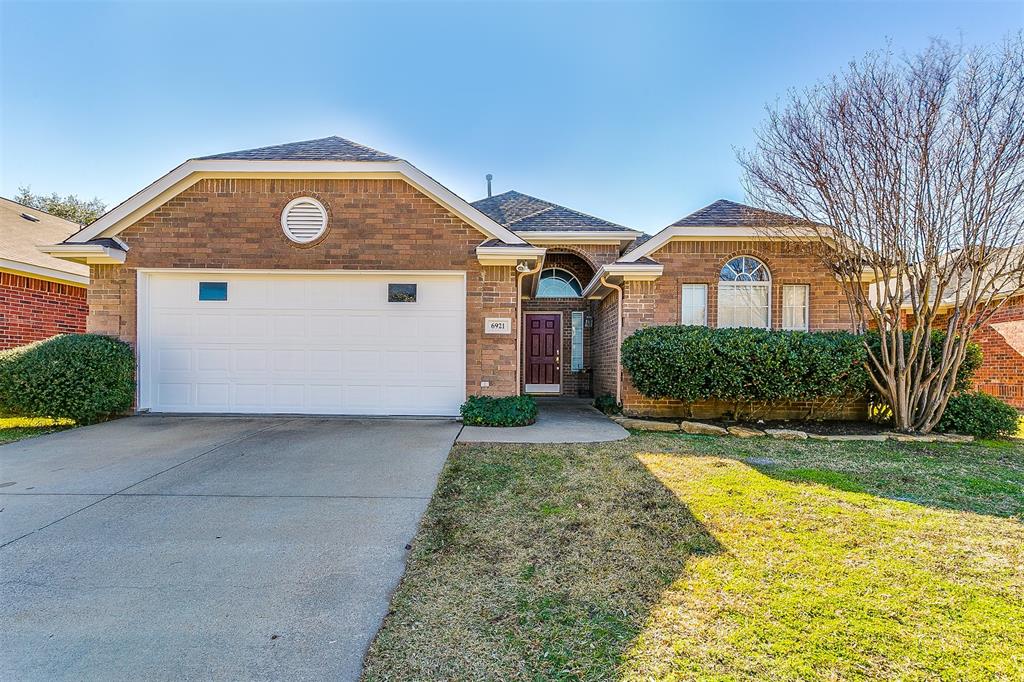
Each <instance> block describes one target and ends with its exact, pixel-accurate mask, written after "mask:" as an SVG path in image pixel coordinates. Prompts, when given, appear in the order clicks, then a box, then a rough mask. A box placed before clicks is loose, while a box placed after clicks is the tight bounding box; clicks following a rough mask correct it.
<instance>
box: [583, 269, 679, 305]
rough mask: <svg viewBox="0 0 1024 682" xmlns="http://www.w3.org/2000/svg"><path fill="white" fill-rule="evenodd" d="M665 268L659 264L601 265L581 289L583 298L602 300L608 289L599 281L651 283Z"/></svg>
mask: <svg viewBox="0 0 1024 682" xmlns="http://www.w3.org/2000/svg"><path fill="white" fill-rule="evenodd" d="M664 272H665V266H664V265H662V264H661V263H623V262H621V261H620V262H617V263H609V264H608V265H602V266H601V267H600V268H598V269H597V272H595V273H594V276H593V277H592V278H591V279H590V282H589V283H588V284H587V286H586V287H584V289H583V298H596V299H600V298H604V297H605V296H607V295H608V292H609V291H610V289H609V288H608V287H607V286H605V284H604V283H603V282H602V281H601V280H604V281H605V282H610V283H612V284H621V283H622V282H653V281H655V280H657V279H658V278H659V277H661V276H662V274H664Z"/></svg>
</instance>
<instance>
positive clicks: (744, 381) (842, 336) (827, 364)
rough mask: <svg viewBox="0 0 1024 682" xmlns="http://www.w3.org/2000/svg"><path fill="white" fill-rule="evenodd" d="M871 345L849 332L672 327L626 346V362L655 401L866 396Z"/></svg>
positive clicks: (640, 335)
mask: <svg viewBox="0 0 1024 682" xmlns="http://www.w3.org/2000/svg"><path fill="white" fill-rule="evenodd" d="M864 358H865V351H864V346H863V339H862V338H861V337H860V336H857V335H854V334H850V333H848V332H790V331H772V330H767V329H748V328H739V329H710V328H708V327H698V326H692V327H691V326H665V327H648V328H646V329H640V330H638V331H637V332H635V333H634V334H633V335H631V336H630V337H629V338H628V339H626V340H625V341H624V342H623V343H622V364H623V366H624V367H625V368H626V369H627V370H628V371H629V374H630V378H631V379H632V381H633V385H634V386H636V388H637V390H639V391H640V392H641V393H642V394H644V395H645V396H647V397H649V398H674V399H676V400H681V401H684V402H692V401H697V400H709V399H717V400H725V401H732V402H768V401H785V400H810V399H815V398H838V397H843V396H859V395H864V394H865V392H866V389H867V375H866V373H865V371H864Z"/></svg>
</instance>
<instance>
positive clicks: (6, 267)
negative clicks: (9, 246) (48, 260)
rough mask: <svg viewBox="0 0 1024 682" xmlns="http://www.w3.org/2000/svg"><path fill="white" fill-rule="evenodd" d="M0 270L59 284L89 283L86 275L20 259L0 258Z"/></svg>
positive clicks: (77, 284) (80, 284)
mask: <svg viewBox="0 0 1024 682" xmlns="http://www.w3.org/2000/svg"><path fill="white" fill-rule="evenodd" d="M0 272H10V273H12V274H15V275H22V276H25V277H32V278H33V279H45V280H48V281H51V282H58V283H60V284H73V285H75V286H85V285H87V284H89V276H88V275H76V274H74V273H71V272H64V271H63V270H55V269H54V268H47V267H44V266H42V265H32V264H31V263H22V262H21V261H16V260H8V259H7V258H0Z"/></svg>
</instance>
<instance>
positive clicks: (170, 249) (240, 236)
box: [88, 179, 516, 395]
mask: <svg viewBox="0 0 1024 682" xmlns="http://www.w3.org/2000/svg"><path fill="white" fill-rule="evenodd" d="M299 196H313V197H316V198H318V199H319V200H320V201H321V202H322V203H323V204H324V206H325V207H326V208H327V211H328V214H329V220H328V225H329V227H328V231H327V233H326V235H324V237H323V238H322V239H321V240H319V241H318V242H316V243H314V244H312V245H308V246H298V245H296V244H293V243H292V242H291V241H289V240H288V239H287V238H286V237H285V236H284V234H283V233H282V231H281V222H280V220H281V210H282V209H283V208H284V206H285V204H287V203H288V201H290V200H291V199H293V198H295V197H299ZM119 236H120V237H121V238H122V239H123V240H125V241H126V242H127V243H128V245H129V247H130V250H129V252H128V257H127V260H126V261H125V263H124V264H123V265H101V266H93V268H92V278H93V279H92V283H91V285H90V289H91V293H90V303H91V309H90V313H89V321H88V327H89V330H90V331H93V332H97V333H102V334H110V335H114V336H118V337H120V338H121V339H123V340H125V341H128V342H129V343H132V344H134V343H135V341H136V326H135V325H136V320H135V311H136V307H135V306H136V301H135V299H136V273H135V270H136V268H218V269H303V270H334V269H344V270H457V271H465V272H466V276H467V280H466V289H467V303H466V339H467V342H466V348H467V350H466V389H467V393H469V394H476V393H484V394H488V395H511V394H514V393H516V381H515V368H516V329H513V330H512V334H508V335H485V334H484V333H483V326H484V317H485V316H486V317H507V318H511V319H512V320H513V321H514V322H513V324H516V322H515V318H516V280H515V273H514V268H513V267H506V266H502V267H482V266H481V265H480V264H479V263H478V262H477V259H476V252H475V249H476V246H477V245H478V244H479V243H480V242H481V241H483V240H484V239H485V238H486V237H485V236H484V235H483V234H482V233H481V232H479V231H478V230H477V229H475V228H473V227H472V226H470V225H469V224H467V223H466V222H464V221H463V220H462V219H461V218H459V217H458V216H456V215H454V214H453V213H451V212H450V211H448V210H447V209H446V208H444V207H443V206H441V205H439V204H438V203H436V202H435V201H434V200H432V199H431V198H429V197H427V196H426V195H424V194H423V193H421V192H420V191H418V190H417V189H415V188H414V187H412V186H411V185H409V184H408V183H406V182H405V181H403V180H398V179H388V180H384V179H374V180H367V179H361V180H360V179H343V180H339V179H331V180H329V179H321V180H300V179H205V180H200V181H199V182H198V183H196V184H195V185H193V186H192V187H190V188H189V189H187V190H185V191H184V192H182V193H181V194H179V195H178V196H176V197H175V198H173V199H171V200H170V201H168V202H167V203H165V204H164V205H162V206H160V207H158V208H157V209H155V210H154V211H152V212H151V213H149V214H148V215H146V216H145V217H143V218H141V219H140V220H138V221H137V222H136V223H135V224H133V225H131V226H130V227H128V228H127V229H126V230H124V231H123V232H122V233H121V234H120V235H119ZM481 381H488V382H490V387H489V388H486V389H482V388H481V387H480V382H481Z"/></svg>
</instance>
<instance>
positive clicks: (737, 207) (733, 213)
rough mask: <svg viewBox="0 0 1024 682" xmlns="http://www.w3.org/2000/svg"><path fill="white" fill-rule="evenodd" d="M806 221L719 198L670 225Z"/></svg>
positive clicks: (790, 223)
mask: <svg viewBox="0 0 1024 682" xmlns="http://www.w3.org/2000/svg"><path fill="white" fill-rule="evenodd" d="M805 222H806V221H804V220H802V219H801V218H795V217H793V216H791V215H785V214H784V213H775V212H773V211H765V210H763V209H760V208H754V207H753V206H747V205H745V204H737V203H736V202H735V201H727V200H726V199H719V200H718V201H716V202H715V203H713V204H711V205H710V206H705V207H704V208H702V209H700V210H699V211H694V212H693V213H691V214H690V215H688V216H686V217H685V218H680V219H679V220H677V221H676V222H674V223H672V225H671V227H742V226H748V225H766V226H772V227H776V226H782V225H798V224H802V223H805Z"/></svg>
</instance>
